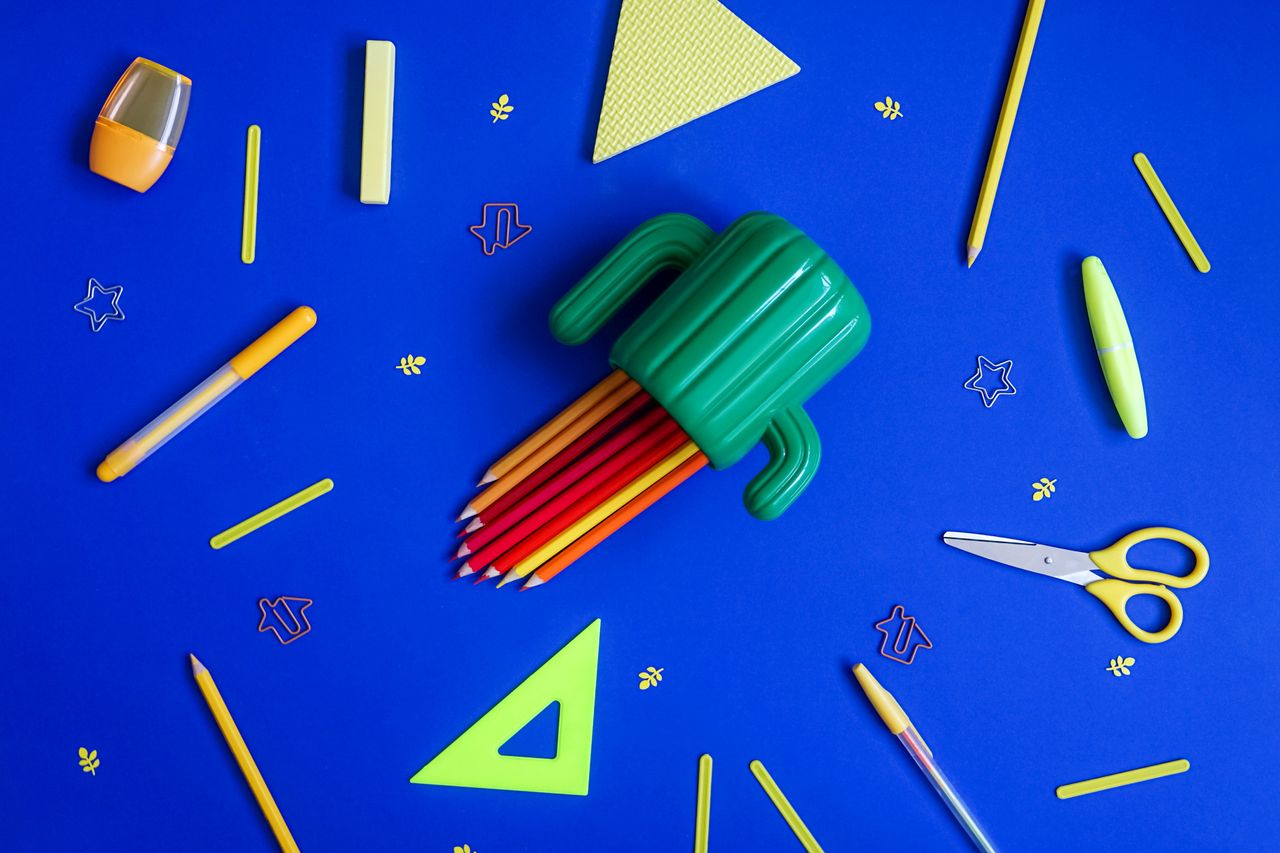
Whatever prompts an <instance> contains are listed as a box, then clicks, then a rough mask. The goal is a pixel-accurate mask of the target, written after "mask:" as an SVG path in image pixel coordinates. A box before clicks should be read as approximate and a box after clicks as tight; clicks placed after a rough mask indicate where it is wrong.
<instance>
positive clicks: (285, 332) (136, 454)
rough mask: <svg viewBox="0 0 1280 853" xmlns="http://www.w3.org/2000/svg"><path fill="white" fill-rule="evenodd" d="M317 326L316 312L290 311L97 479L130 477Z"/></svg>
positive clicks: (118, 454)
mask: <svg viewBox="0 0 1280 853" xmlns="http://www.w3.org/2000/svg"><path fill="white" fill-rule="evenodd" d="M315 324H316V312H315V311H312V310H311V309H310V308H308V307H307V306H305V305H303V306H301V307H299V308H295V309H294V310H293V311H291V312H289V315H288V316H287V317H285V318H284V319H283V320H281V321H280V322H279V323H276V324H275V325H274V326H272V327H271V328H270V329H268V330H267V331H266V332H265V333H264V334H263V335H262V337H260V338H258V339H257V340H256V341H254V342H253V343H251V344H249V345H248V346H247V347H245V348H244V349H243V350H241V351H240V352H239V354H238V355H236V357H235V358H233V359H231V361H229V362H227V363H226V364H225V365H223V366H222V367H221V368H219V369H218V371H217V372H216V373H214V374H213V375H212V376H210V377H209V378H208V379H206V380H205V381H203V382H201V383H200V384H199V385H197V386H196V387H195V388H193V389H191V391H190V392H189V393H188V394H187V395H186V396H185V397H183V398H182V399H181V400H179V401H178V402H176V403H174V404H173V405H172V406H170V407H169V408H167V409H165V410H164V411H163V412H161V413H160V416H159V417H157V418H156V419H155V420H153V421H152V422H151V423H149V424H147V425H146V426H144V427H143V428H142V429H140V430H138V431H137V432H136V433H134V434H133V435H132V436H131V437H130V438H129V439H128V440H127V441H126V442H125V443H124V444H122V445H120V446H119V447H117V448H116V449H115V450H113V451H111V453H109V454H108V455H107V458H106V459H104V460H102V464H101V465H99V466H98V479H99V480H101V481H102V482H104V483H110V482H111V481H112V480H114V479H116V478H117V477H123V476H124V475H125V474H128V473H129V472H130V471H132V470H133V469H134V468H135V467H137V465H138V463H139V462H141V461H142V460H143V459H146V458H147V457H148V456H150V455H151V454H152V453H155V452H156V450H158V449H159V448H160V447H161V446H163V445H164V443H165V442H166V441H168V440H169V439H171V438H173V437H174V436H175V435H177V434H178V433H180V432H182V431H183V430H184V429H186V427H187V425H188V424H190V423H191V422H192V421H194V420H195V419H196V418H198V417H200V416H201V415H203V414H204V413H205V412H207V411H209V409H211V408H212V407H213V404H214V403H216V402H218V401H219V400H221V399H222V398H223V397H225V396H227V394H229V393H231V391H232V389H234V388H235V387H236V386H237V385H239V384H240V383H241V382H243V381H245V380H246V379H248V378H249V377H250V376H252V375H253V374H255V373H257V372H258V371H259V370H261V369H262V367H263V366H264V365H265V364H266V363H267V362H269V361H271V359H273V358H275V357H276V356H278V355H279V354H280V353H282V352H284V351H285V349H286V348H288V346H289V345H290V344H291V343H293V342H294V341H296V340H297V339H298V338H300V337H302V336H303V335H305V334H306V333H307V332H308V331H310V330H311V327H312V326H314V325H315Z"/></svg>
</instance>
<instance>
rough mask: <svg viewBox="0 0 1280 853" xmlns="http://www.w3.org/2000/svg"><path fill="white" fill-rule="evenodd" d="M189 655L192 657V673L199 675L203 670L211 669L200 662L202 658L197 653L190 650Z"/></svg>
mask: <svg viewBox="0 0 1280 853" xmlns="http://www.w3.org/2000/svg"><path fill="white" fill-rule="evenodd" d="M187 657H189V658H191V674H192V675H199V674H200V673H202V672H208V671H209V670H208V668H207V667H206V666H205V665H204V664H202V663H200V659H199V658H198V657H196V656H195V655H193V654H191V653H190V652H188V653H187Z"/></svg>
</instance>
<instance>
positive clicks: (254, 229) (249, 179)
mask: <svg viewBox="0 0 1280 853" xmlns="http://www.w3.org/2000/svg"><path fill="white" fill-rule="evenodd" d="M261 146H262V128H260V127H258V126H257V125H256V124H251V125H249V135H248V137H247V138H246V140H245V146H244V221H243V224H242V226H241V229H240V260H242V261H244V262H245V263H246V264H251V263H253V259H254V257H256V255H257V251H258V160H259V149H260V148H261ZM215 547H216V546H215Z"/></svg>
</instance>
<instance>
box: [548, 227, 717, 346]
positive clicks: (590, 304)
mask: <svg viewBox="0 0 1280 853" xmlns="http://www.w3.org/2000/svg"><path fill="white" fill-rule="evenodd" d="M714 238H715V232H714V231H712V230H711V229H710V228H708V227H707V226H706V225H705V224H703V223H702V222H701V221H700V220H698V219H695V218H694V217H692V216H688V215H687V214H683V213H664V214H662V215H661V216H655V217H654V218H653V219H650V220H649V221H647V222H645V223H643V224H642V225H640V226H639V227H638V228H636V229H635V230H634V231H632V232H631V233H630V234H628V235H627V236H626V238H624V239H623V240H622V242H621V243H619V244H618V245H617V246H614V247H613V249H612V250H610V252H609V254H607V255H605V256H604V259H603V260H601V261H600V263H598V264H596V265H595V267H594V268H593V269H592V270H591V272H589V273H587V274H586V275H585V276H583V278H582V280H581V281H579V282H578V283H577V284H576V285H574V286H573V289H572V290H570V291H569V292H568V293H566V294H565V295H564V296H563V297H561V299H560V301H559V302H557V303H556V304H555V306H554V307H553V308H552V309H551V318H550V322H551V333H552V334H553V335H555V336H556V340H558V341H560V342H561V343H566V344H580V343H583V342H584V341H586V340H588V339H589V338H590V337H591V336H592V335H594V334H595V333H596V332H598V331H600V327H601V326H603V325H604V324H605V323H607V322H608V321H609V318H611V317H612V316H613V315H614V314H616V313H617V312H618V310H619V309H620V308H622V306H623V305H625V304H626V302H627V300H628V299H630V298H631V297H632V296H634V295H635V293H636V291H638V290H639V289H640V288H641V287H643V286H644V284H645V283H646V282H647V281H649V279H651V278H653V276H654V275H655V274H656V273H658V272H659V271H660V270H663V269H665V268H667V267H677V268H679V269H682V270H683V269H686V268H687V267H688V266H689V265H690V264H691V263H693V261H694V259H695V258H697V257H698V256H699V255H701V254H702V253H703V252H704V251H705V250H706V248H707V246H708V245H710V243H711V241H712V240H713V239H714Z"/></svg>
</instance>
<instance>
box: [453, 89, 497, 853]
mask: <svg viewBox="0 0 1280 853" xmlns="http://www.w3.org/2000/svg"><path fill="white" fill-rule="evenodd" d="M504 97H505V96H504ZM453 853H475V851H473V850H472V849H471V845H470V844H464V845H462V846H461V847H459V846H458V845H456V844H455V845H453Z"/></svg>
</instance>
